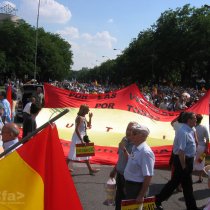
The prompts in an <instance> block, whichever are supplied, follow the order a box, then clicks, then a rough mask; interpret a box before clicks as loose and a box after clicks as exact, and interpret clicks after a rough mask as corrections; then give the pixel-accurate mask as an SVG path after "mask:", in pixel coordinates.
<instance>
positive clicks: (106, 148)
mask: <svg viewBox="0 0 210 210" xmlns="http://www.w3.org/2000/svg"><path fill="white" fill-rule="evenodd" d="M44 90H45V108H44V109H42V110H41V112H40V113H39V115H38V117H37V123H38V125H42V124H44V123H45V122H46V120H47V119H50V118H51V117H52V116H53V115H54V114H55V113H56V112H59V111H61V110H62V109H64V108H68V109H69V110H70V111H69V112H68V113H67V114H66V115H65V116H64V117H62V118H60V119H58V120H57V121H56V125H57V127H58V132H59V137H60V139H63V140H65V142H64V141H63V145H66V144H67V143H69V141H71V137H72V134H73V132H74V130H75V118H76V116H77V113H78V110H79V107H80V105H81V104H88V105H89V107H90V111H91V112H92V113H93V118H92V127H91V128H90V129H88V130H87V133H88V136H89V138H90V140H91V141H92V142H94V145H95V156H94V157H93V158H92V159H91V161H92V162H93V161H95V162H94V163H105V164H110V163H111V164H115V162H116V160H117V153H116V151H117V147H118V144H119V142H120V141H121V139H122V138H123V137H124V136H125V131H126V127H127V125H128V123H129V122H130V121H136V122H138V123H140V124H143V125H145V126H147V127H148V128H149V130H150V135H149V137H148V138H147V142H148V144H149V145H150V146H151V147H152V150H153V152H154V153H155V160H156V162H155V166H156V167H166V166H168V160H169V158H170V155H171V150H172V145H173V140H174V136H175V131H174V129H173V127H172V126H171V121H172V120H174V119H175V118H176V117H177V116H178V115H179V114H180V112H170V111H167V110H161V109H159V108H157V107H155V106H154V105H153V104H151V103H150V102H149V101H148V100H147V99H146V98H145V97H144V95H143V94H142V93H141V92H140V90H139V88H138V86H137V85H136V84H132V85H130V86H127V87H125V88H123V89H120V90H116V91H113V92H109V93H104V94H85V93H77V92H73V91H69V90H64V89H61V88H58V87H54V86H52V85H50V84H45V85H44ZM209 99H210V90H208V91H207V93H206V94H205V95H204V96H203V97H202V98H200V100H199V101H198V102H197V103H196V104H194V105H193V106H191V107H190V108H188V109H187V110H186V111H191V112H195V113H199V114H202V115H203V120H202V124H203V125H205V126H206V127H207V128H209ZM87 118H88V115H87ZM63 147H64V146H63ZM64 150H66V151H64V152H65V154H66V155H67V153H68V151H69V144H68V146H65V148H64Z"/></svg>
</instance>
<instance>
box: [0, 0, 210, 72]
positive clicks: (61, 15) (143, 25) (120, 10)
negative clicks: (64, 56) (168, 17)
mask: <svg viewBox="0 0 210 210" xmlns="http://www.w3.org/2000/svg"><path fill="white" fill-rule="evenodd" d="M38 2H39V0H10V1H2V0H0V6H2V5H5V4H11V5H12V6H13V7H15V8H16V9H17V11H16V15H17V16H19V17H20V18H21V19H24V20H25V21H26V22H27V23H29V24H30V25H31V26H34V27H36V26H37V14H38ZM186 4H190V5H191V6H193V7H196V8H197V7H201V6H203V5H205V4H208V5H209V4H210V2H208V1H207V0H206V1H204V0H40V7H39V18H38V27H43V28H44V30H45V31H46V32H51V33H57V34H60V36H61V37H62V38H63V39H65V40H66V41H68V42H69V43H70V44H71V50H72V53H73V62H74V64H73V66H72V70H80V69H81V68H83V67H85V68H93V67H94V66H98V65H100V64H101V63H102V62H105V61H106V60H109V59H115V58H116V57H117V56H118V55H120V54H121V53H123V50H125V49H126V48H127V47H129V44H130V43H131V42H132V40H133V39H135V38H137V37H138V34H139V33H140V32H141V31H144V30H146V29H148V28H150V27H151V26H152V25H153V24H155V23H156V21H157V20H158V18H159V17H160V15H161V13H163V12H165V11H166V10H169V9H172V10H175V9H176V8H178V7H183V6H184V5H186ZM114 49H116V50H114Z"/></svg>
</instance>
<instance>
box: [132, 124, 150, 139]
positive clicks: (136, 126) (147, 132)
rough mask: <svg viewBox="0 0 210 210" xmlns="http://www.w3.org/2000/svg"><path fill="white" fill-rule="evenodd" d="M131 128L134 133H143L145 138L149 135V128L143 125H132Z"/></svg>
mask: <svg viewBox="0 0 210 210" xmlns="http://www.w3.org/2000/svg"><path fill="white" fill-rule="evenodd" d="M132 127H133V128H134V129H135V130H136V131H141V132H144V133H145V134H146V135H147V136H148V135H149V133H150V130H149V128H147V127H146V126H144V125H140V124H137V125H134V126H132Z"/></svg>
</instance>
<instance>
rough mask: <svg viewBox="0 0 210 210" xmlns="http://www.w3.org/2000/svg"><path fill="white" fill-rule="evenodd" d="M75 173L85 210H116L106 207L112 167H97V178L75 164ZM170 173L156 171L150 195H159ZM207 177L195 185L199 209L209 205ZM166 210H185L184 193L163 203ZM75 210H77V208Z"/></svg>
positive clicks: (176, 194) (75, 182)
mask: <svg viewBox="0 0 210 210" xmlns="http://www.w3.org/2000/svg"><path fill="white" fill-rule="evenodd" d="M73 166H74V172H73V173H72V177H73V180H74V184H75V186H76V189H77V192H78V194H79V197H80V201H81V203H82V206H83V209H84V210H114V209H115V208H114V206H107V205H105V201H106V191H105V183H106V182H107V180H108V178H109V173H110V171H111V169H112V166H105V165H95V167H97V168H100V169H101V170H100V172H99V173H97V174H96V175H95V176H90V175H89V174H88V169H87V168H86V166H85V164H83V163H74V165H73ZM170 174H171V173H170V171H168V170H159V169H156V170H155V176H154V177H153V179H152V183H151V186H150V192H149V194H150V195H155V194H157V193H158V192H159V191H160V190H161V188H162V187H163V186H164V184H165V183H166V182H167V181H168V180H169V179H170ZM196 180H197V177H196V176H193V181H196ZM207 181H208V179H207V177H204V181H203V183H200V184H193V188H194V195H195V198H196V202H197V205H198V207H201V206H203V205H205V204H206V203H207V200H208V199H209V198H210V189H207ZM163 207H164V210H184V209H186V208H185V202H184V198H183V193H182V192H181V193H174V194H173V195H172V196H171V197H170V198H169V199H168V201H165V202H163ZM74 210H77V209H76V208H75V209H74Z"/></svg>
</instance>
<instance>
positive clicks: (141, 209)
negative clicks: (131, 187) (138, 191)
mask: <svg viewBox="0 0 210 210" xmlns="http://www.w3.org/2000/svg"><path fill="white" fill-rule="evenodd" d="M154 209H155V197H154V196H153V197H148V198H144V203H143V205H142V204H139V203H137V202H136V200H135V199H131V200H122V202H121V210H154Z"/></svg>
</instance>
